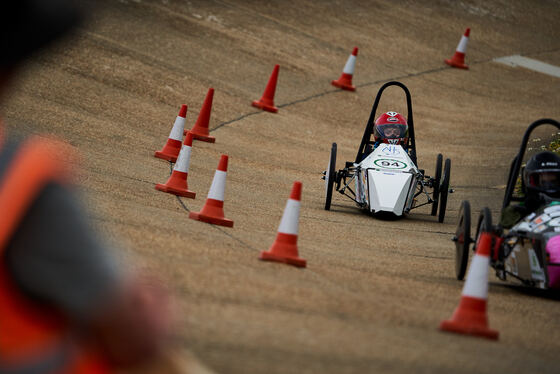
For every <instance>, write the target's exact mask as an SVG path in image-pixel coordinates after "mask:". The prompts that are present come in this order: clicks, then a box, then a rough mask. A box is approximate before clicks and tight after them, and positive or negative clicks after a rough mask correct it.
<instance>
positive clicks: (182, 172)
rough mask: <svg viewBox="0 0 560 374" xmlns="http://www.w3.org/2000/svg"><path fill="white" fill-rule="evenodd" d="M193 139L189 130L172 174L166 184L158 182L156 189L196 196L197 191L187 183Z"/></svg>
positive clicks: (190, 196)
mask: <svg viewBox="0 0 560 374" xmlns="http://www.w3.org/2000/svg"><path fill="white" fill-rule="evenodd" d="M192 141H193V136H192V134H191V133H190V132H188V133H187V136H186V137H185V141H184V142H183V148H182V149H181V152H180V153H179V157H178V158H177V162H176V163H175V165H174V166H173V171H172V172H171V176H170V177H169V179H168V180H167V182H165V184H161V183H160V184H156V190H158V191H162V192H168V193H172V194H173V195H177V196H183V197H188V198H191V199H194V198H195V196H196V192H193V191H189V187H188V184H187V176H188V174H189V164H190V161H191V150H192Z"/></svg>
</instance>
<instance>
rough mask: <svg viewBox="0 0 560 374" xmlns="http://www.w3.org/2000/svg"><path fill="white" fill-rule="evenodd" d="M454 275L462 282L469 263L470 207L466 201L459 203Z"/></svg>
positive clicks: (454, 239)
mask: <svg viewBox="0 0 560 374" xmlns="http://www.w3.org/2000/svg"><path fill="white" fill-rule="evenodd" d="M453 241H454V242H455V275H456V276H457V279H458V280H463V278H464V277H465V272H466V270H467V263H468V261H469V245H470V244H471V241H472V240H471V205H470V204H469V202H468V201H467V200H464V201H463V202H462V203H461V208H460V209H459V223H458V224H457V230H456V231H455V237H454V238H453Z"/></svg>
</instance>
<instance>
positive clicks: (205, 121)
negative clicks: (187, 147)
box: [185, 88, 216, 143]
mask: <svg viewBox="0 0 560 374" xmlns="http://www.w3.org/2000/svg"><path fill="white" fill-rule="evenodd" d="M213 99H214V89H213V88H209V89H208V93H207V94H206V98H205V99H204V104H202V109H201V110H200V113H199V114H198V119H197V120H196V123H195V124H194V126H193V128H192V129H190V130H189V131H190V132H192V134H193V137H194V139H197V140H202V141H203V142H208V143H214V142H215V141H216V138H215V137H213V136H210V133H209V131H208V125H209V124H210V112H211V111H212V100H213ZM185 134H186V130H185Z"/></svg>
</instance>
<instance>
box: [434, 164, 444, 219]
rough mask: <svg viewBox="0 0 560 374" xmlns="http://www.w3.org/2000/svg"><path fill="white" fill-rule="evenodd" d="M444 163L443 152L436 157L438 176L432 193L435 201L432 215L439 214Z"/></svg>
mask: <svg viewBox="0 0 560 374" xmlns="http://www.w3.org/2000/svg"><path fill="white" fill-rule="evenodd" d="M442 164H443V156H442V154H441V153H439V154H438V155H437V159H436V176H435V178H434V187H433V191H434V193H433V194H432V199H433V200H434V202H433V203H432V216H435V215H436V214H437V208H438V202H439V196H438V195H439V184H440V183H441V166H442Z"/></svg>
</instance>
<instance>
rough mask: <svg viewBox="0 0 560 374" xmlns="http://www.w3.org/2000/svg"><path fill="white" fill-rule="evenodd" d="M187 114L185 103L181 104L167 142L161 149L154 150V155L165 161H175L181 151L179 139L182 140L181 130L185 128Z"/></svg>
mask: <svg viewBox="0 0 560 374" xmlns="http://www.w3.org/2000/svg"><path fill="white" fill-rule="evenodd" d="M186 116H187V106H186V105H185V104H183V105H181V110H180V111H179V115H178V116H177V118H176V119H175V123H174V124H173V128H172V129H171V133H170V134H169V138H167V143H165V145H164V146H163V149H162V150H161V151H156V153H155V154H154V156H155V157H157V158H161V159H164V160H167V161H171V162H175V161H176V160H177V156H179V152H180V151H181V141H182V140H183V130H184V128H185V122H186Z"/></svg>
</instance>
